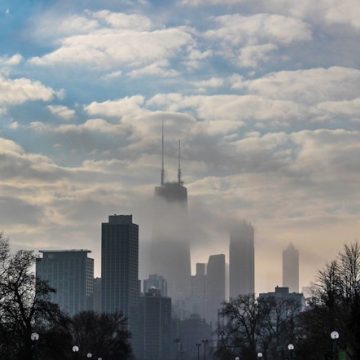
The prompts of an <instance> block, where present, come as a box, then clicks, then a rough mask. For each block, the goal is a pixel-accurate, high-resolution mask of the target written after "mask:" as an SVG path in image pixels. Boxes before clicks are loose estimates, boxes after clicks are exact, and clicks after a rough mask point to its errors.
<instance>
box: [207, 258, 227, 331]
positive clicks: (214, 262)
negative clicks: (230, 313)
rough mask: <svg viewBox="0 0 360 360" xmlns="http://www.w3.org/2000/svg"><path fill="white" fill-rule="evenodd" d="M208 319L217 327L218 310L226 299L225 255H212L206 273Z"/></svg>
mask: <svg viewBox="0 0 360 360" xmlns="http://www.w3.org/2000/svg"><path fill="white" fill-rule="evenodd" d="M206 298H207V316H206V318H207V321H208V322H209V323H211V325H212V327H213V328H214V329H215V328H216V326H217V322H218V312H219V309H220V308H221V304H222V303H223V302H224V300H225V255H223V254H219V255H211V256H209V261H208V265H207V275H206Z"/></svg>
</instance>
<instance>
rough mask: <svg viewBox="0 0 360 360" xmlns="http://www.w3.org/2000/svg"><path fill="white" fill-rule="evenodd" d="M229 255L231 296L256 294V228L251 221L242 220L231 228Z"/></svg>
mask: <svg viewBox="0 0 360 360" xmlns="http://www.w3.org/2000/svg"><path fill="white" fill-rule="evenodd" d="M229 255H230V274H229V277H230V297H232V298H235V297H237V296H238V295H247V294H254V292H255V260H254V258H255V248H254V228H253V227H252V225H251V224H250V223H247V222H245V221H242V222H240V223H239V224H237V225H236V226H235V227H234V228H233V229H232V230H231V234H230V248H229Z"/></svg>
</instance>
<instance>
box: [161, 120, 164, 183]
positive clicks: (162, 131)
mask: <svg viewBox="0 0 360 360" xmlns="http://www.w3.org/2000/svg"><path fill="white" fill-rule="evenodd" d="M164 183H165V166H164V120H163V121H162V125H161V185H164Z"/></svg>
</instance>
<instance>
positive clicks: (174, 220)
mask: <svg viewBox="0 0 360 360" xmlns="http://www.w3.org/2000/svg"><path fill="white" fill-rule="evenodd" d="M178 161H179V166H178V180H177V182H165V170H164V133H163V134H162V167H161V183H160V186H157V187H156V188H155V201H154V219H153V236H152V248H151V272H152V273H154V274H158V275H161V276H163V277H164V278H165V279H166V280H167V283H168V295H169V296H170V297H172V298H173V300H174V301H175V302H176V301H177V300H179V301H182V300H184V299H186V298H187V297H188V296H189V292H190V276H191V264H190V241H189V233H188V231H189V220H188V213H187V205H188V203H187V189H186V187H185V186H184V185H183V181H182V179H181V167H180V144H179V159H178Z"/></svg>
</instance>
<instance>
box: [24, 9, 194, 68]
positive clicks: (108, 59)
mask: <svg viewBox="0 0 360 360" xmlns="http://www.w3.org/2000/svg"><path fill="white" fill-rule="evenodd" d="M87 17H88V18H95V19H97V20H103V21H104V22H105V24H101V23H97V25H96V26H93V27H91V28H90V29H88V31H85V32H83V33H77V32H76V31H70V32H69V34H68V35H66V36H60V37H59V38H58V39H57V41H56V43H59V46H58V47H57V48H56V49H55V50H54V51H52V52H50V53H48V54H45V55H43V56H35V57H33V58H31V59H30V60H29V61H30V63H32V64H33V65H38V66H56V65H71V66H79V65H80V66H86V67H88V68H95V69H101V70H109V69H114V71H115V69H116V71H117V70H118V68H119V67H120V68H124V67H126V68H145V69H146V67H148V68H147V69H148V70H142V71H143V72H144V73H145V74H148V73H149V71H150V72H151V71H154V68H156V64H161V62H163V63H164V62H166V61H167V60H170V59H172V58H174V57H175V56H177V55H179V54H180V52H181V50H183V49H185V48H186V47H188V46H190V45H191V44H192V43H193V38H192V35H191V33H190V31H188V30H187V29H186V28H185V27H172V28H161V29H153V26H152V24H151V21H150V19H148V18H146V17H144V16H141V15H127V14H123V13H112V12H110V11H99V12H87ZM63 21H64V22H65V23H67V22H68V21H71V19H70V20H69V19H65V20H63ZM77 26H78V24H77V22H76V24H75V27H76V28H77ZM79 28H80V29H81V28H82V27H81V26H79ZM139 72H141V70H139ZM157 73H159V70H157Z"/></svg>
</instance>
